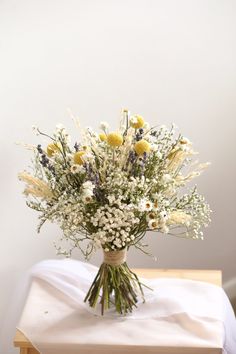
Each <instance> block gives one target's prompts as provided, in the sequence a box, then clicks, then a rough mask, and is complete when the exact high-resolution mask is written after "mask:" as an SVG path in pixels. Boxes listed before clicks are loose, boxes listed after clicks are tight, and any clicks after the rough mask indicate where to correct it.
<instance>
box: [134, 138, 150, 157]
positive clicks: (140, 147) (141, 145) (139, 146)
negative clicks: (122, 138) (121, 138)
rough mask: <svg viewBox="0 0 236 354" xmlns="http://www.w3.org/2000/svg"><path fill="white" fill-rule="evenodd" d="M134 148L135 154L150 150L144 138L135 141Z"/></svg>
mask: <svg viewBox="0 0 236 354" xmlns="http://www.w3.org/2000/svg"><path fill="white" fill-rule="evenodd" d="M134 150H135V152H136V154H137V155H143V154H144V153H145V152H146V153H148V152H150V150H151V147H150V144H149V143H148V142H147V141H146V140H144V139H142V140H139V141H137V143H136V144H135V145H134Z"/></svg>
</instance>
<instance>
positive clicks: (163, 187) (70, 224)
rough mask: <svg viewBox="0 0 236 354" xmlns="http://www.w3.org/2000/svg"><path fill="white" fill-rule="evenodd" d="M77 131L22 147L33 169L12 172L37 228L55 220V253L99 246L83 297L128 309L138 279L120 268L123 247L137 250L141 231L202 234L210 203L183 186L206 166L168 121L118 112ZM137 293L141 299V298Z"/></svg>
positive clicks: (139, 287)
mask: <svg viewBox="0 0 236 354" xmlns="http://www.w3.org/2000/svg"><path fill="white" fill-rule="evenodd" d="M100 129H101V130H100V133H96V132H94V131H93V130H92V129H91V128H87V129H85V130H83V131H81V135H80V139H79V140H78V141H76V142H74V143H73V144H71V138H70V136H69V135H68V133H67V131H66V130H65V128H64V127H63V126H61V125H60V126H57V128H56V130H55V132H54V133H53V134H52V136H49V135H47V134H45V133H43V132H41V131H40V130H39V129H38V128H35V130H36V132H37V135H41V136H43V137H44V138H47V139H49V141H48V143H47V144H45V146H42V145H41V144H42V143H41V144H38V145H35V146H30V149H32V150H33V152H34V157H33V160H32V161H33V166H31V167H33V172H31V173H28V172H26V171H24V172H21V173H20V174H19V178H20V180H22V181H23V182H25V184H26V186H25V190H24V194H25V195H26V197H27V205H28V206H29V207H30V208H32V209H34V210H36V211H38V212H39V219H40V224H39V227H38V232H39V231H40V229H41V227H42V225H43V224H44V223H45V222H46V221H50V222H55V223H58V224H59V226H60V228H61V230H62V236H61V238H60V241H62V243H63V242H64V243H66V247H65V249H64V245H63V247H62V244H61V245H59V246H58V245H56V248H57V252H58V254H63V255H65V256H68V257H69V256H71V254H72V251H73V250H74V249H76V248H79V249H80V250H81V251H82V253H83V255H84V256H85V258H86V259H89V257H90V256H91V254H92V253H93V252H94V251H96V250H97V249H102V251H103V254H104V260H103V263H102V265H101V266H100V268H99V270H98V273H97V275H96V277H95V279H94V281H93V283H92V284H91V287H90V289H88V293H87V295H86V297H85V299H84V300H85V301H87V302H88V303H89V305H90V306H91V307H96V305H97V304H98V303H100V305H101V313H102V314H104V311H105V310H106V309H108V308H110V307H112V306H113V307H115V310H116V311H117V312H118V313H119V314H126V313H128V312H132V310H133V308H134V307H136V306H137V305H136V304H137V301H138V297H139V296H141V297H143V289H142V287H143V284H141V282H140V281H139V279H138V276H137V275H136V274H135V273H134V272H133V271H132V270H131V269H130V268H129V267H128V265H127V262H126V257H127V251H128V250H129V248H130V247H132V246H134V247H136V248H137V249H139V250H142V251H143V252H145V253H148V252H147V251H146V247H147V245H146V244H144V243H143V237H144V236H145V234H146V232H147V231H152V232H158V233H163V234H169V235H174V236H178V237H185V238H192V239H202V238H203V233H202V231H201V229H202V227H205V226H207V225H208V224H209V222H210V208H209V206H208V204H207V203H206V202H205V200H204V198H203V197H202V196H201V195H199V194H198V193H197V190H196V187H193V188H192V189H189V190H186V189H184V190H183V187H185V185H186V184H187V183H188V182H190V181H191V180H192V179H193V178H195V177H197V176H199V175H200V173H201V172H202V171H203V170H204V169H205V167H206V166H207V165H208V164H199V163H198V162H197V161H195V159H194V156H195V152H194V151H193V148H192V144H191V142H190V141H189V140H188V139H187V138H184V137H183V136H182V135H181V134H178V135H177V134H176V133H175V127H174V126H172V127H171V128H167V127H166V126H157V127H150V126H149V124H148V123H147V122H145V121H144V119H143V118H142V117H141V116H139V115H134V116H130V113H129V112H128V111H127V110H124V111H123V114H122V118H121V121H120V125H119V129H117V131H114V132H112V131H109V127H108V124H107V123H105V122H101V124H100ZM143 299H144V297H143Z"/></svg>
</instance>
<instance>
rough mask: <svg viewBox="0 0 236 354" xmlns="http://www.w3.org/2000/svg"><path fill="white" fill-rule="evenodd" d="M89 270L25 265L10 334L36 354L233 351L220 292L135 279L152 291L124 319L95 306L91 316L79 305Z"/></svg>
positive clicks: (60, 264)
mask: <svg viewBox="0 0 236 354" xmlns="http://www.w3.org/2000/svg"><path fill="white" fill-rule="evenodd" d="M96 272H97V267H95V266H93V265H91V264H87V263H82V262H79V261H75V260H69V259H66V260H49V261H43V262H41V263H39V264H37V265H36V266H34V267H33V269H32V271H31V276H32V284H31V288H30V291H29V295H28V298H27V301H26V304H25V307H24V310H23V313H22V317H21V320H20V323H19V325H18V328H19V329H20V330H21V331H22V332H23V333H24V334H25V335H26V337H27V338H29V340H30V341H31V342H32V343H33V344H34V345H35V347H36V348H38V350H39V351H40V352H41V353H42V354H60V353H61V354H64V353H65V352H66V353H67V354H74V353H76V352H79V353H81V354H84V353H93V354H97V353H106V352H107V353H108V352H111V350H112V352H114V350H115V349H117V350H118V349H119V348H120V347H122V353H126V351H127V353H128V352H129V353H131V352H132V350H133V351H134V352H135V353H143V352H144V347H148V348H149V349H148V350H149V352H153V353H154V352H155V353H159V352H160V353H161V351H158V350H161V349H158V348H161V347H162V348H163V347H168V348H169V347H170V348H172V349H171V350H172V351H170V353H180V351H178V348H182V351H181V353H183V354H184V353H188V348H202V349H203V348H215V349H216V350H217V348H223V347H224V353H225V354H226V353H227V354H235V353H236V321H235V317H234V313H233V310H232V308H231V305H230V303H229V301H228V298H227V296H226V295H225V293H224V291H223V290H222V289H221V288H220V287H217V286H215V285H212V284H208V283H204V282H198V281H192V280H185V279H142V282H143V283H144V284H146V285H148V286H149V287H151V288H152V289H153V290H152V291H150V290H149V289H145V298H146V302H145V303H142V300H141V299H140V303H139V304H138V308H137V309H135V310H134V312H133V313H132V314H130V315H128V316H119V315H117V314H116V313H115V312H114V310H110V311H108V312H106V314H105V316H103V317H101V315H100V312H99V308H98V309H97V310H96V311H95V310H93V309H91V308H90V307H89V306H88V305H87V304H85V303H84V301H83V299H84V297H85V295H86V292H87V290H88V288H89V286H90V285H91V282H92V280H93V278H94V276H95V274H96ZM65 348H66V349H65ZM111 348H112V349H111ZM174 348H176V349H174ZM185 350H186V351H185ZM217 352H218V351H216V353H217ZM194 353H195V352H194ZM196 353H197V351H196ZM202 353H203V352H202ZM212 353H214V351H212Z"/></svg>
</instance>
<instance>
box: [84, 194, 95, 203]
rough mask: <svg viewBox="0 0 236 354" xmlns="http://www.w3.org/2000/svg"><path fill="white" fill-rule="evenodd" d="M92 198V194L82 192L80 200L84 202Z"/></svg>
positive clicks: (90, 200)
mask: <svg viewBox="0 0 236 354" xmlns="http://www.w3.org/2000/svg"><path fill="white" fill-rule="evenodd" d="M92 200H93V198H92V195H90V194H84V195H83V196H82V201H83V202H84V203H86V204H88V203H91V202H92Z"/></svg>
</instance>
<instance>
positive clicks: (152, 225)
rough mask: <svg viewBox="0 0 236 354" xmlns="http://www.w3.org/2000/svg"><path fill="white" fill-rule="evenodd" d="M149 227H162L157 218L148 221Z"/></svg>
mask: <svg viewBox="0 0 236 354" xmlns="http://www.w3.org/2000/svg"><path fill="white" fill-rule="evenodd" d="M148 227H149V229H151V230H155V229H158V227H160V225H159V222H158V220H157V219H153V220H150V221H149V222H148Z"/></svg>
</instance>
